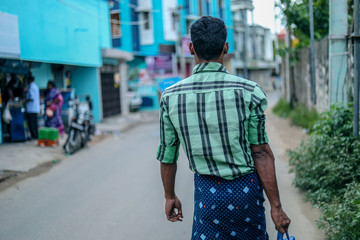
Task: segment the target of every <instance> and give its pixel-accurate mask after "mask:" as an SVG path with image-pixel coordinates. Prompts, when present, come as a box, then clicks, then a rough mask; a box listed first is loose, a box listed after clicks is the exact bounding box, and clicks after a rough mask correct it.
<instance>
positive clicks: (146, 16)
mask: <svg viewBox="0 0 360 240" xmlns="http://www.w3.org/2000/svg"><path fill="white" fill-rule="evenodd" d="M142 14H143V21H144V29H145V30H149V29H150V12H143V13H142Z"/></svg>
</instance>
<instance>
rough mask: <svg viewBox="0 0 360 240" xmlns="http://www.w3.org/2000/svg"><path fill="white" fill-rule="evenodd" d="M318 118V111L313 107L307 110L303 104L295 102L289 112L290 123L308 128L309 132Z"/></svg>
mask: <svg viewBox="0 0 360 240" xmlns="http://www.w3.org/2000/svg"><path fill="white" fill-rule="evenodd" d="M317 119H318V113H317V111H316V109H315V108H313V109H311V110H309V109H308V108H307V107H306V106H305V105H302V104H297V105H296V106H295V108H294V110H293V111H291V113H290V120H291V123H292V124H295V125H297V126H299V127H302V128H305V129H308V130H309V131H310V132H311V131H312V128H313V126H314V124H315V122H316V120H317Z"/></svg>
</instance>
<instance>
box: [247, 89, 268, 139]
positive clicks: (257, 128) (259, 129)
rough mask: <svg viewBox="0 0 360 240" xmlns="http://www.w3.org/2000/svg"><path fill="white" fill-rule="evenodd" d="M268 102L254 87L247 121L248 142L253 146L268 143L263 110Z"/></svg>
mask: <svg viewBox="0 0 360 240" xmlns="http://www.w3.org/2000/svg"><path fill="white" fill-rule="evenodd" d="M267 104H268V101H267V99H266V95H265V93H264V91H263V90H262V89H261V88H260V87H259V86H256V87H255V89H254V92H253V94H252V95H251V103H250V119H249V142H250V144H254V145H261V144H265V143H268V142H269V139H268V137H267V134H266V130H265V120H266V116H265V110H266V108H267Z"/></svg>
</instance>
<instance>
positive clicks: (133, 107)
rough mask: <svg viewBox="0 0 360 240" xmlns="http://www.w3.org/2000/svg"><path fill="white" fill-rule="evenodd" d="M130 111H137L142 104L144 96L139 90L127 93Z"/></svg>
mask: <svg viewBox="0 0 360 240" xmlns="http://www.w3.org/2000/svg"><path fill="white" fill-rule="evenodd" d="M126 97H127V102H128V105H129V109H130V111H133V112H136V111H137V110H139V108H140V107H141V104H142V98H141V96H140V94H138V93H137V92H133V91H129V92H128V93H127V95H126Z"/></svg>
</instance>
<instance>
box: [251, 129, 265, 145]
mask: <svg viewBox="0 0 360 240" xmlns="http://www.w3.org/2000/svg"><path fill="white" fill-rule="evenodd" d="M249 142H250V144H254V145H262V144H266V143H268V142H269V139H268V136H267V134H266V130H265V129H264V130H262V131H257V130H256V129H249Z"/></svg>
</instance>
